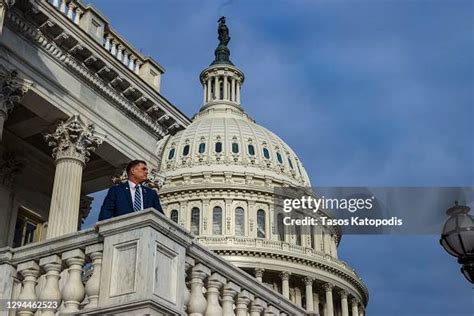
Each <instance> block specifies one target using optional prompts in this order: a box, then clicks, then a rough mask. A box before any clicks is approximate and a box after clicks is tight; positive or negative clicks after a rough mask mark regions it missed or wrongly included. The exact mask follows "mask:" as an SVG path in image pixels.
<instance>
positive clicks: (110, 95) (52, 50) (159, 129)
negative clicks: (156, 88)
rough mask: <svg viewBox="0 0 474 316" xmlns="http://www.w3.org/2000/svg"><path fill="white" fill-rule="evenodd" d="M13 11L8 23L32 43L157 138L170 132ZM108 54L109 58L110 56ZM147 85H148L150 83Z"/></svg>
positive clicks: (9, 13) (10, 12)
mask: <svg viewBox="0 0 474 316" xmlns="http://www.w3.org/2000/svg"><path fill="white" fill-rule="evenodd" d="M14 11H15V10H10V11H8V21H7V22H8V25H9V26H10V27H12V28H14V29H15V30H16V31H18V32H19V33H21V35H22V36H24V37H25V38H27V39H28V41H29V42H30V43H34V44H35V45H36V46H38V47H40V48H41V49H42V50H43V51H44V52H45V53H47V54H48V55H50V56H51V58H53V59H54V60H56V61H57V62H59V63H61V64H62V65H63V66H66V67H67V68H68V69H69V70H71V71H72V72H73V73H75V74H76V75H78V76H79V77H80V78H81V79H83V80H84V81H86V82H87V83H88V84H89V85H91V86H93V87H94V89H95V90H96V91H97V92H99V94H101V95H102V96H104V97H106V98H107V99H109V100H110V101H112V104H114V105H115V107H116V108H117V109H119V110H120V111H121V112H123V113H124V114H125V115H127V116H128V117H130V118H131V119H133V120H134V121H135V122H137V123H138V124H140V125H141V126H142V127H143V128H145V129H146V130H147V131H149V132H150V133H151V134H152V135H156V134H158V135H159V137H158V138H161V137H163V136H165V135H166V134H167V133H168V131H167V130H165V129H164V128H163V126H162V125H160V124H159V123H158V122H157V121H154V120H153V119H152V118H151V117H150V116H149V115H147V114H146V113H144V112H142V111H141V110H140V109H139V108H138V107H137V106H136V105H135V104H134V103H132V102H131V101H129V100H128V99H127V98H125V97H124V96H123V95H122V94H120V93H119V92H117V91H116V90H115V89H114V88H113V87H111V86H110V85H108V84H107V83H106V82H105V81H104V80H103V79H102V78H101V77H100V76H97V74H96V73H94V72H92V71H91V70H90V69H89V68H87V67H86V66H85V65H84V64H83V63H81V62H79V61H78V60H77V59H76V58H75V57H74V56H73V55H72V54H71V53H69V52H66V51H65V50H64V49H63V48H61V47H59V46H58V45H57V44H56V43H55V42H54V41H52V40H50V39H49V38H48V37H47V36H46V35H45V34H43V32H42V31H41V30H40V29H39V28H37V27H36V26H34V25H32V24H30V23H29V22H28V21H26V20H24V19H23V18H22V17H21V16H20V15H19V14H17V13H16V12H14ZM96 45H97V44H96ZM76 46H78V45H76ZM79 46H80V45H79ZM107 58H109V56H107ZM127 75H128V74H127ZM134 80H136V79H134ZM142 88H143V87H142ZM147 89H149V88H148V87H147ZM149 91H150V90H148V92H149ZM150 94H151V93H150ZM147 96H148V97H149V96H150V95H148V94H147ZM170 106H171V105H170ZM187 123H188V122H184V121H183V122H182V124H187Z"/></svg>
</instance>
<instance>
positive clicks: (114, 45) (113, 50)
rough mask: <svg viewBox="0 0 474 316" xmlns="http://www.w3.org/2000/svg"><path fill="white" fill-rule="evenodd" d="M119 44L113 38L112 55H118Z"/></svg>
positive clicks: (111, 43)
mask: <svg viewBox="0 0 474 316" xmlns="http://www.w3.org/2000/svg"><path fill="white" fill-rule="evenodd" d="M117 45H118V42H117V41H116V40H115V39H114V38H112V40H111V42H110V53H111V54H112V55H114V56H115V55H117Z"/></svg>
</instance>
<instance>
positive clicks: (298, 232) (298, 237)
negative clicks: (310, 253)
mask: <svg viewBox="0 0 474 316" xmlns="http://www.w3.org/2000/svg"><path fill="white" fill-rule="evenodd" d="M295 233H296V244H297V245H298V246H301V226H299V225H295Z"/></svg>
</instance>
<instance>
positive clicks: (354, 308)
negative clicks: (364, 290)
mask: <svg viewBox="0 0 474 316" xmlns="http://www.w3.org/2000/svg"><path fill="white" fill-rule="evenodd" d="M351 305H352V315H356V316H357V315H359V301H358V300H357V299H356V298H353V299H351Z"/></svg>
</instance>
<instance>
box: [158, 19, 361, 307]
mask: <svg viewBox="0 0 474 316" xmlns="http://www.w3.org/2000/svg"><path fill="white" fill-rule="evenodd" d="M220 21H221V22H220V25H219V41H220V43H219V45H218V47H217V48H216V51H215V60H214V61H213V62H212V63H211V65H210V66H209V67H207V68H206V69H204V70H203V71H202V72H201V74H200V82H201V84H202V86H203V95H204V96H203V105H202V106H201V108H200V110H199V112H198V113H197V114H196V115H195V116H194V118H193V120H192V123H191V124H190V125H189V126H188V127H187V128H185V129H184V130H181V131H179V132H178V133H176V134H175V135H168V136H167V137H165V138H163V139H162V140H160V142H159V143H158V145H157V149H156V156H157V157H158V159H159V160H160V168H159V171H158V172H159V174H160V175H161V176H162V177H163V178H164V184H163V186H162V188H161V189H160V197H161V201H162V205H163V210H164V212H165V214H166V215H167V216H168V217H170V218H171V219H172V220H173V221H175V222H177V223H179V224H180V225H182V226H184V227H185V228H187V229H189V230H190V231H191V233H192V234H194V235H196V236H197V241H198V242H200V243H202V244H204V245H205V246H207V247H208V248H209V249H210V250H212V251H214V252H215V253H217V254H219V255H222V256H223V257H224V258H225V259H227V260H228V261H230V262H231V263H233V264H234V265H236V266H238V267H240V268H241V269H243V270H245V271H247V272H248V273H250V274H252V275H254V276H255V277H256V278H257V279H258V280H259V281H260V282H262V283H263V284H265V285H266V286H268V287H270V288H272V289H274V290H275V291H277V292H279V293H280V294H282V295H283V296H284V297H286V298H287V299H290V300H291V301H292V302H293V303H295V304H297V305H299V306H302V307H304V308H306V310H307V311H308V314H312V315H315V314H316V315H317V314H319V313H321V314H324V315H331V316H333V315H349V314H348V313H346V312H347V308H349V307H348V306H350V307H351V311H352V313H351V315H353V316H360V315H363V310H364V309H365V306H366V305H367V301H368V292H367V288H366V287H365V285H364V283H363V281H362V280H361V279H360V278H359V276H358V275H357V274H356V273H355V271H354V270H353V269H352V268H350V267H349V265H347V264H346V263H345V262H343V261H341V260H339V259H338V257H337V247H338V245H339V242H340V240H341V231H340V229H339V228H338V227H334V226H322V225H319V226H287V225H284V223H283V216H285V215H284V214H283V212H281V205H279V204H278V203H279V202H278V194H276V191H275V190H276V189H277V188H282V187H283V188H288V187H289V188H297V187H310V185H311V184H310V180H309V177H308V175H307V173H306V171H305V169H304V167H303V165H302V163H301V161H300V159H299V158H298V156H297V155H296V154H295V152H294V151H293V150H292V149H291V148H290V147H289V146H288V145H287V144H286V143H285V142H284V141H283V140H282V139H280V138H279V137H278V136H277V135H275V134H274V133H272V132H271V131H269V130H268V129H266V128H265V127H263V126H260V125H258V124H256V123H255V121H254V120H253V119H252V118H251V117H249V115H248V114H247V113H246V112H245V111H244V109H243V107H242V106H241V102H240V91H241V87H242V84H243V82H244V78H245V77H244V74H243V72H242V71H241V70H239V69H238V68H237V67H235V66H234V65H233V63H232V62H231V61H230V58H229V56H230V52H229V49H228V48H227V43H228V41H229V39H230V38H229V37H228V33H226V32H228V30H227V27H226V26H225V24H223V23H222V20H220ZM226 36H227V37H226ZM321 214H323V213H320V214H319V213H318V214H316V215H317V216H320V215H321ZM349 302H350V304H349Z"/></svg>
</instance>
